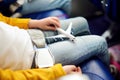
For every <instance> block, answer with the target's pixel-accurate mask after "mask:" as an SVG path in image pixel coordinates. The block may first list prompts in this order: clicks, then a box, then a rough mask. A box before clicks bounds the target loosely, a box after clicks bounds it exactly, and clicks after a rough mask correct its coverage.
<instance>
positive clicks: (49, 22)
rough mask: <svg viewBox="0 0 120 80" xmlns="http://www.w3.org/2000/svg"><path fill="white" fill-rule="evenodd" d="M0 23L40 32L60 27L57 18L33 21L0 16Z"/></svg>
mask: <svg viewBox="0 0 120 80" xmlns="http://www.w3.org/2000/svg"><path fill="white" fill-rule="evenodd" d="M0 21H3V22H5V23H7V24H9V25H12V26H17V27H19V28H23V29H28V28H38V29H42V30H56V27H60V22H59V19H58V18H57V17H48V18H44V19H40V20H36V19H34V20H33V19H28V18H10V17H5V16H3V15H2V14H0Z"/></svg>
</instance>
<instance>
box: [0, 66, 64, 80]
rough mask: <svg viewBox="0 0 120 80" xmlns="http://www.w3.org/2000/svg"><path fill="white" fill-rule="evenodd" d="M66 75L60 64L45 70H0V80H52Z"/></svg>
mask: <svg viewBox="0 0 120 80" xmlns="http://www.w3.org/2000/svg"><path fill="white" fill-rule="evenodd" d="M65 74H66V73H65V71H64V70H63V68H62V66H61V65H60V64H57V65H55V66H53V67H51V68H45V69H29V70H19V71H12V70H9V69H8V70H1V69H0V80H54V79H56V78H59V77H61V76H64V75H65Z"/></svg>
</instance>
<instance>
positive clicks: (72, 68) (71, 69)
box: [63, 65, 82, 74]
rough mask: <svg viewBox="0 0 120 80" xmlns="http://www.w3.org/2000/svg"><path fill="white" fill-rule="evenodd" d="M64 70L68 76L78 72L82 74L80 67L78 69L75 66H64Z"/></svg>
mask: <svg viewBox="0 0 120 80" xmlns="http://www.w3.org/2000/svg"><path fill="white" fill-rule="evenodd" d="M63 69H64V70H65V72H66V74H71V73H76V72H78V73H80V74H82V72H81V69H80V67H76V66H75V65H66V66H63Z"/></svg>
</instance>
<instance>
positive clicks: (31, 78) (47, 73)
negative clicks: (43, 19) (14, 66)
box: [0, 14, 65, 80]
mask: <svg viewBox="0 0 120 80" xmlns="http://www.w3.org/2000/svg"><path fill="white" fill-rule="evenodd" d="M29 20H30V19H24V18H23V19H19V18H9V17H5V16H3V15H2V14H0V21H3V22H5V23H7V24H10V25H12V26H18V27H19V28H24V29H27V28H28V22H29ZM63 75H65V72H64V70H63V68H62V66H61V64H57V65H55V66H53V67H51V68H46V69H29V70H16V71H12V70H10V69H6V70H4V69H0V80H55V79H56V78H58V77H61V76H63Z"/></svg>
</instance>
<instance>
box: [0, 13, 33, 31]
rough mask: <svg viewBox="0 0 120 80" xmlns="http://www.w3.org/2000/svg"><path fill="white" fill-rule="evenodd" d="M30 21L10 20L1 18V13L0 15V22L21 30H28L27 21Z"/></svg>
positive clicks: (22, 19)
mask: <svg viewBox="0 0 120 80" xmlns="http://www.w3.org/2000/svg"><path fill="white" fill-rule="evenodd" d="M30 20H31V19H27V18H25V19H24V18H10V17H6V16H3V15H2V14H1V13H0V21H3V22H5V23H7V24H10V25H12V26H17V27H19V28H23V29H28V28H29V27H28V24H29V21H30Z"/></svg>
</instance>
